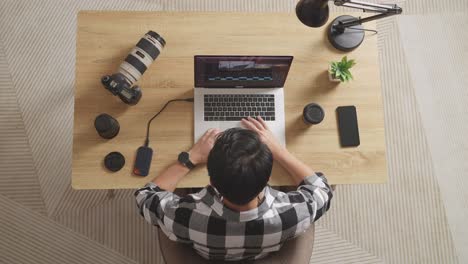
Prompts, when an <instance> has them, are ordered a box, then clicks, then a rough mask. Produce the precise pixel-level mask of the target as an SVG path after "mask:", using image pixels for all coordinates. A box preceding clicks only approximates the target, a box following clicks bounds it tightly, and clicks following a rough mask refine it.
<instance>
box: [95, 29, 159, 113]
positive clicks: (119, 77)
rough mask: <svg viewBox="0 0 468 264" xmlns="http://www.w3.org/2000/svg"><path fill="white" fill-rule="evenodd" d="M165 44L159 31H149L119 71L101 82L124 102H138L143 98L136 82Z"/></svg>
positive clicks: (133, 103)
mask: <svg viewBox="0 0 468 264" xmlns="http://www.w3.org/2000/svg"><path fill="white" fill-rule="evenodd" d="M165 45H166V41H165V40H164V39H163V38H162V37H161V36H160V35H159V34H158V33H156V32H154V31H148V33H146V34H145V36H144V37H143V38H141V39H140V41H138V43H137V44H136V46H135V47H134V48H133V49H132V51H131V52H130V53H129V54H128V56H127V58H125V61H124V62H122V64H120V67H119V71H118V73H115V74H112V75H105V76H103V77H102V78H101V83H102V84H103V85H104V87H105V88H106V89H107V90H109V91H110V92H111V93H112V94H113V95H118V96H119V97H120V99H121V100H122V101H123V102H124V103H126V104H129V105H135V104H137V103H138V102H139V101H140V99H141V89H140V87H139V86H137V85H134V84H135V83H136V82H137V81H138V80H139V79H140V77H141V76H142V75H143V73H145V71H146V69H148V67H149V66H150V65H151V64H152V63H153V61H154V60H156V58H157V57H158V56H159V53H161V51H162V49H163V48H164V46H165Z"/></svg>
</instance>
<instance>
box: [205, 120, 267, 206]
mask: <svg viewBox="0 0 468 264" xmlns="http://www.w3.org/2000/svg"><path fill="white" fill-rule="evenodd" d="M272 166H273V155H272V154H271V152H270V149H268V147H267V146H266V145H265V144H263V143H262V142H261V141H260V138H259V137H258V135H257V133H255V132H253V131H251V130H246V129H241V128H232V129H229V130H226V131H224V132H222V133H221V134H219V136H218V138H217V140H216V142H215V144H214V146H213V149H212V150H211V152H210V154H209V156H208V163H207V167H208V174H209V175H210V178H211V184H212V185H213V186H214V187H215V188H216V189H217V190H218V191H219V192H220V193H221V195H222V196H223V197H225V198H226V199H228V200H229V201H230V202H232V203H234V204H237V205H244V204H247V203H248V202H249V201H251V200H252V199H253V198H255V197H256V196H257V195H258V194H259V193H260V192H261V191H262V190H263V188H265V186H266V184H267V182H268V179H269V178H270V174H271V169H272Z"/></svg>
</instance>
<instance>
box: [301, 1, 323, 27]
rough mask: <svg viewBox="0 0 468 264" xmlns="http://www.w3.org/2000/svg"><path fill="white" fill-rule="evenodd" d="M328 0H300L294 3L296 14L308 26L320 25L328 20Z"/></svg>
mask: <svg viewBox="0 0 468 264" xmlns="http://www.w3.org/2000/svg"><path fill="white" fill-rule="evenodd" d="M329 13H330V11H329V9H328V0H300V1H299V2H298V3H297V5H296V15H297V17H298V18H299V20H300V21H301V22H302V23H303V24H305V25H306V26H309V27H321V26H323V25H324V24H325V23H327V21H328V14H329Z"/></svg>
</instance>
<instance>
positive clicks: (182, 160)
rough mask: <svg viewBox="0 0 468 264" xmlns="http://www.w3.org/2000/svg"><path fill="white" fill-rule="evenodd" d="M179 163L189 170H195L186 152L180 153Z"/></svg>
mask: <svg viewBox="0 0 468 264" xmlns="http://www.w3.org/2000/svg"><path fill="white" fill-rule="evenodd" d="M178 160H179V162H180V163H181V164H182V165H184V166H185V167H187V168H189V169H193V168H195V165H194V164H193V163H192V162H191V161H190V155H189V154H188V152H185V151H184V152H181V153H180V154H179V158H178Z"/></svg>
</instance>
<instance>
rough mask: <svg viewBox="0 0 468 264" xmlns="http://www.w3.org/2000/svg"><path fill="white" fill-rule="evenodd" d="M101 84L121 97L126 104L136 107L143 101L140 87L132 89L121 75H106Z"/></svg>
mask: <svg viewBox="0 0 468 264" xmlns="http://www.w3.org/2000/svg"><path fill="white" fill-rule="evenodd" d="M101 83H102V84H103V85H104V87H105V88H106V89H107V90H109V91H110V92H111V93H112V94H113V95H117V96H119V98H120V99H121V100H122V101H123V102H124V103H126V104H129V105H136V104H137V103H138V102H139V101H140V99H141V89H140V87H139V86H137V85H135V86H133V87H131V86H130V84H129V83H128V82H127V80H126V79H125V77H124V76H123V74H121V73H115V74H112V75H104V76H102V78H101Z"/></svg>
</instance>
